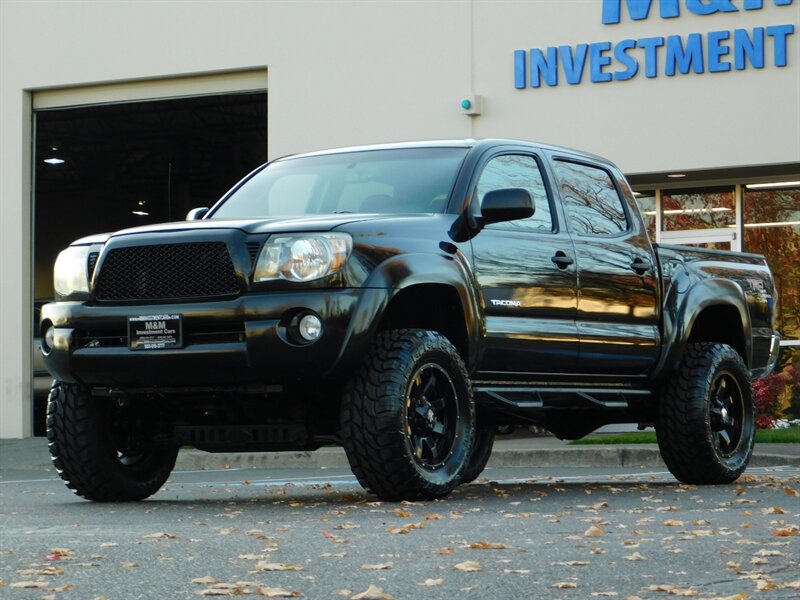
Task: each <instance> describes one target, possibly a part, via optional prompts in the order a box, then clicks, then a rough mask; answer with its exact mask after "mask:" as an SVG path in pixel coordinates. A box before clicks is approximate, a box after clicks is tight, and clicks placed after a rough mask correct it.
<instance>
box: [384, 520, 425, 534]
mask: <svg viewBox="0 0 800 600" xmlns="http://www.w3.org/2000/svg"><path fill="white" fill-rule="evenodd" d="M424 527H425V521H420V522H419V523H406V524H405V525H403V526H402V527H390V528H389V529H388V531H389V533H391V534H395V535H402V534H405V533H411V530H412V529H423V528H424Z"/></svg>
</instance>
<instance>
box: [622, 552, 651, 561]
mask: <svg viewBox="0 0 800 600" xmlns="http://www.w3.org/2000/svg"><path fill="white" fill-rule="evenodd" d="M625 560H647V557H646V556H642V555H641V554H639V553H638V552H634V553H633V554H631V555H629V556H626V557H625Z"/></svg>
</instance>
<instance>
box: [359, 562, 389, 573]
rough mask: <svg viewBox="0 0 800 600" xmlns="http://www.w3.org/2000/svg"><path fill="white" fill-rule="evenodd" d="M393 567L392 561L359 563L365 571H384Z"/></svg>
mask: <svg viewBox="0 0 800 600" xmlns="http://www.w3.org/2000/svg"><path fill="white" fill-rule="evenodd" d="M392 567H394V563H393V562H391V561H390V562H385V563H378V564H375V565H361V568H362V569H364V570H365V571H384V570H386V569H391V568H392Z"/></svg>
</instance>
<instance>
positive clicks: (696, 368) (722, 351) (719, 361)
mask: <svg viewBox="0 0 800 600" xmlns="http://www.w3.org/2000/svg"><path fill="white" fill-rule="evenodd" d="M656 434H657V437H658V445H659V449H660V450H661V456H662V458H663V459H664V462H665V463H666V465H667V467H668V468H669V470H670V472H671V473H672V474H673V475H674V476H675V477H676V478H677V479H678V480H680V481H682V482H684V483H695V484H718V483H730V482H732V481H735V480H736V479H738V478H739V476H740V475H741V474H742V473H743V472H744V470H745V468H746V467H747V463H748V462H749V460H750V456H751V455H752V453H753V443H754V441H755V406H754V402H753V390H752V387H751V385H750V378H749V375H748V372H747V367H746V366H745V364H744V361H742V358H741V356H739V354H738V353H737V352H736V351H735V350H734V349H733V348H731V347H730V346H728V345H726V344H712V343H698V344H689V345H688V346H687V347H686V352H685V354H684V357H683V360H682V362H681V365H680V367H679V369H678V371H677V372H676V373H675V374H673V375H672V377H671V378H670V379H669V380H668V381H667V383H666V385H665V386H664V388H663V389H662V391H661V398H660V406H659V419H658V424H657V427H656Z"/></svg>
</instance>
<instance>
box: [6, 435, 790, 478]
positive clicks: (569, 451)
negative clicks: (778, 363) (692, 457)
mask: <svg viewBox="0 0 800 600" xmlns="http://www.w3.org/2000/svg"><path fill="white" fill-rule="evenodd" d="M750 465H751V466H754V467H775V466H800V444H756V447H755V452H754V454H753V458H752V460H751V461H750ZM347 466H348V465H347V457H346V456H345V454H344V451H343V450H342V449H341V448H320V449H319V450H316V451H315V452H244V453H221V454H211V453H208V452H201V451H199V450H181V452H180V454H179V455H178V462H177V464H176V467H175V468H176V469H181V470H191V469H234V468H247V467H259V468H293V467H308V468H320V467H347ZM489 466H491V467H517V466H538V467H659V468H664V463H663V462H662V461H661V456H660V454H659V451H658V447H657V446H656V445H655V444H630V445H589V446H587V445H580V446H577V445H571V444H570V443H569V442H565V441H562V440H558V439H556V438H554V437H548V436H545V437H542V436H531V437H521V436H519V435H515V436H512V437H505V436H504V437H501V438H498V439H497V441H496V442H495V446H494V451H493V452H492V457H491V459H490V460H489ZM52 468H53V467H52V464H51V462H50V455H49V452H48V450H47V440H46V439H45V438H41V437H39V438H26V439H17V440H9V439H6V440H0V471H7V470H34V471H36V470H41V471H47V470H51V469H52Z"/></svg>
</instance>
